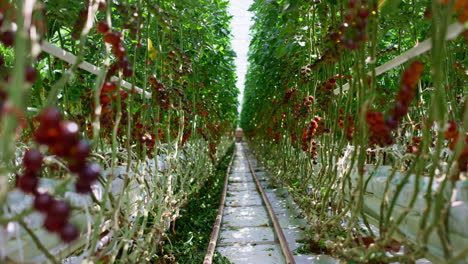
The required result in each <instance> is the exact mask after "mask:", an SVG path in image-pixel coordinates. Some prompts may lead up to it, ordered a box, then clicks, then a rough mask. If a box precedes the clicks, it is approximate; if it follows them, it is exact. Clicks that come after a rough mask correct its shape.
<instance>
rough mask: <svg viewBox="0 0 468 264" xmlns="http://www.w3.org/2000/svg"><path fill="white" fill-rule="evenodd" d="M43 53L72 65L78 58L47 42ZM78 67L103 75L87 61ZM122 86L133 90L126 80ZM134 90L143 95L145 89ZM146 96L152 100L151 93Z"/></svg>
mask: <svg viewBox="0 0 468 264" xmlns="http://www.w3.org/2000/svg"><path fill="white" fill-rule="evenodd" d="M42 51H44V52H46V53H49V54H50V55H52V56H54V57H56V58H59V59H61V60H63V61H66V62H68V63H70V64H74V63H75V62H76V60H77V57H76V56H75V55H73V54H71V53H70V52H68V51H65V50H63V49H61V48H59V47H57V46H55V45H53V44H51V43H49V42H47V41H45V40H44V41H42ZM78 67H80V68H81V69H83V70H85V71H87V72H89V73H92V74H94V75H98V74H100V73H101V68H99V67H97V66H95V65H93V64H91V63H89V62H86V61H83V62H81V63H80V65H78ZM111 81H114V82H119V81H120V79H119V78H117V77H115V76H112V77H111ZM120 85H121V86H122V87H124V88H126V89H127V90H131V89H132V84H131V83H129V82H126V81H124V80H122V81H121V82H120ZM133 89H135V91H136V92H137V93H139V94H142V93H143V89H141V88H139V87H137V86H134V87H133ZM145 96H146V98H151V93H150V92H145Z"/></svg>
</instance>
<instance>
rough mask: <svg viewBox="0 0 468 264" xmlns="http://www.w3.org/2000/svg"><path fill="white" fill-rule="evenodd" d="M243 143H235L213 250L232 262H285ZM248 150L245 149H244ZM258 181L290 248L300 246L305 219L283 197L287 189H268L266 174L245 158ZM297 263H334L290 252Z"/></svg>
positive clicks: (303, 236)
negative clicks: (221, 217)
mask: <svg viewBox="0 0 468 264" xmlns="http://www.w3.org/2000/svg"><path fill="white" fill-rule="evenodd" d="M246 149H247V145H245V143H236V151H235V158H234V162H233V165H232V169H231V174H230V175H229V185H228V193H227V197H226V204H225V209H224V214H223V222H222V229H221V234H220V237H219V241H218V246H217V250H218V251H219V252H220V253H221V254H222V255H224V256H226V257H227V258H228V259H229V260H230V261H231V262H232V263H234V264H273V263H275V264H276V263H281V264H283V263H285V259H284V257H283V254H282V252H281V248H280V245H279V243H278V241H277V239H276V238H275V233H274V230H273V226H272V224H271V223H270V220H269V217H268V214H267V211H266V209H265V207H264V205H263V202H262V199H261V196H260V194H259V193H258V191H257V189H256V186H255V182H254V180H253V177H252V174H251V172H250V168H249V163H248V161H247V157H246V151H245V150H246ZM247 152H248V151H247ZM249 159H250V161H251V163H252V166H253V167H254V170H255V172H256V174H257V177H258V178H259V180H260V181H261V184H262V185H263V188H264V189H265V192H266V194H267V196H268V199H269V200H270V202H271V205H272V207H273V209H274V211H275V214H276V216H277V217H278V220H279V222H280V225H281V227H282V229H283V232H284V234H285V236H286V239H287V241H288V244H289V247H290V249H291V250H292V251H295V250H296V249H297V248H299V247H301V246H302V244H301V243H300V242H301V240H302V239H304V238H305V230H306V229H307V224H306V222H305V221H304V220H303V219H301V218H300V217H299V213H298V211H297V210H298V209H297V207H296V206H295V205H294V203H292V201H290V200H289V199H287V192H286V193H285V191H282V190H276V189H268V187H267V184H268V183H267V181H266V178H267V175H266V173H265V172H263V171H262V169H261V168H260V167H259V166H257V163H256V161H255V159H254V158H253V157H249ZM294 259H295V260H296V263H298V264H305V263H327V264H328V263H338V262H337V261H336V260H334V259H332V258H330V257H328V256H316V255H301V254H297V253H296V254H294Z"/></svg>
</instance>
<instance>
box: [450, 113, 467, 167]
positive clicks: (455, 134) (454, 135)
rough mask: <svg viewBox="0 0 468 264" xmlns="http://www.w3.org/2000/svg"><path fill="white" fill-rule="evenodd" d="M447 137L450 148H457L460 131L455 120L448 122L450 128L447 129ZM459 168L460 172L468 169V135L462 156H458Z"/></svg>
mask: <svg viewBox="0 0 468 264" xmlns="http://www.w3.org/2000/svg"><path fill="white" fill-rule="evenodd" d="M444 136H445V138H446V139H448V140H449V148H450V149H451V150H455V147H456V145H457V143H458V138H459V136H460V132H459V130H458V125H457V123H456V122H455V121H449V122H448V128H447V130H446V131H445V135H444ZM458 169H459V171H460V172H466V171H468V135H465V145H464V148H463V151H462V153H461V154H460V157H459V158H458Z"/></svg>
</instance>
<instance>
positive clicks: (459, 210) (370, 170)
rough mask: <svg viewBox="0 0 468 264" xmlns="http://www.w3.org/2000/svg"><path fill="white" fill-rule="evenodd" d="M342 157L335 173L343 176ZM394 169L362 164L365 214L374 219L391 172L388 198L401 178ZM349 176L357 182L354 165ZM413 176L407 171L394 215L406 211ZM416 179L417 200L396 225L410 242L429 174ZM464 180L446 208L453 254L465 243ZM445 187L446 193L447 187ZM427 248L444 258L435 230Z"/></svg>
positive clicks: (466, 191)
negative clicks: (417, 187)
mask: <svg viewBox="0 0 468 264" xmlns="http://www.w3.org/2000/svg"><path fill="white" fill-rule="evenodd" d="M345 160H346V157H344V158H343V159H342V160H341V161H340V162H339V164H338V166H339V169H338V173H339V175H340V177H344V173H345V172H346V171H348V168H345V167H346V166H345V165H344V164H347V163H346V162H345ZM348 164H349V163H348ZM340 165H341V166H340ZM393 170H394V169H393V168H392V167H391V166H378V167H376V166H373V165H367V166H366V167H365V174H364V181H367V180H368V179H369V177H370V180H369V184H368V186H367V188H366V194H365V197H364V209H365V212H366V214H368V215H369V216H371V217H372V218H374V220H377V219H379V215H380V205H381V203H382V200H383V199H384V191H385V186H386V183H387V180H388V178H389V177H390V176H391V174H392V173H394V175H393V179H392V180H391V182H390V186H389V192H388V197H387V199H388V201H391V200H392V199H393V197H395V192H396V189H397V186H398V185H399V184H400V183H401V182H402V181H403V180H404V177H405V173H404V172H399V171H396V172H393ZM350 176H351V179H352V183H353V184H354V185H355V184H357V181H358V177H359V176H358V172H357V169H356V168H354V169H353V171H352V172H351V175H350ZM436 176H437V175H436ZM439 176H440V175H439ZM415 177H416V175H410V177H409V179H408V181H407V183H406V184H405V185H404V187H403V188H402V191H401V193H400V195H399V196H398V198H397V200H396V206H395V208H394V210H393V212H392V218H393V219H397V218H398V217H399V216H400V215H401V214H402V213H403V212H404V211H406V208H407V206H408V204H409V203H410V200H411V198H412V196H413V194H414V187H415V183H416V178H415ZM440 178H442V176H441V177H437V178H436V180H435V181H434V182H433V186H432V190H433V192H434V193H435V192H436V191H437V190H438V188H439V186H440V182H439V179H440ZM418 180H419V193H418V195H417V199H416V202H415V204H414V206H413V208H412V209H411V211H410V213H409V214H408V215H407V216H406V218H405V219H404V220H403V222H402V223H401V225H400V226H399V231H400V232H401V233H403V234H404V236H405V237H407V238H409V239H410V240H412V241H413V242H415V238H416V234H417V232H418V230H419V223H420V221H421V217H422V214H423V211H424V209H425V207H426V200H425V198H424V194H425V192H426V189H427V187H428V184H429V178H428V177H420V178H419V179H418ZM465 183H466V182H460V183H459V184H457V186H456V188H455V190H454V194H453V195H452V200H451V208H450V211H449V217H448V236H449V240H450V242H451V246H452V252H453V255H456V254H457V253H459V252H461V251H462V250H464V249H466V248H467V247H468V229H467V228H466V224H468V199H467V198H468V189H467V188H466V186H465V185H466V184H465ZM444 191H445V192H447V193H449V190H448V189H446V190H444ZM433 217H439V215H438V214H436V215H433V213H432V212H431V214H430V215H429V218H428V220H427V221H428V222H431V221H432V219H433ZM376 223H378V222H376ZM428 248H429V252H430V254H432V255H434V256H436V257H439V258H443V256H444V254H443V250H442V244H441V242H440V238H439V237H438V235H437V232H432V233H431V235H430V237H429V243H428ZM429 257H430V256H429Z"/></svg>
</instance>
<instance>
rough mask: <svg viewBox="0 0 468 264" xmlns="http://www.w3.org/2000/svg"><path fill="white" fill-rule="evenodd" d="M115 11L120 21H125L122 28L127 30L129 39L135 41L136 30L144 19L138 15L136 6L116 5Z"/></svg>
mask: <svg viewBox="0 0 468 264" xmlns="http://www.w3.org/2000/svg"><path fill="white" fill-rule="evenodd" d="M116 9H117V11H118V12H119V13H120V16H121V19H122V21H126V22H125V24H124V25H123V28H124V29H128V30H129V32H130V38H132V39H136V35H137V32H138V28H139V27H140V25H141V22H143V21H144V20H145V18H144V17H142V16H140V15H139V12H138V8H137V6H136V5H130V6H125V5H124V4H117V5H116Z"/></svg>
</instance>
